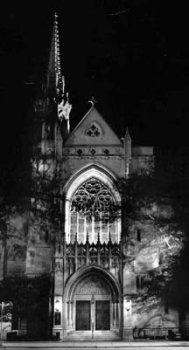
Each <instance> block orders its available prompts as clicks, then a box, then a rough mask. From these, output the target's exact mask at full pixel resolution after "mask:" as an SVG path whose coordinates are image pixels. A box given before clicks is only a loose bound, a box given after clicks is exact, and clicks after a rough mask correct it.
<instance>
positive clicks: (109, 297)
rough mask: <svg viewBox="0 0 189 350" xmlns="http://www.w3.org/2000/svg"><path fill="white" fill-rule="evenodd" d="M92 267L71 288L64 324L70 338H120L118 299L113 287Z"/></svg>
mask: <svg viewBox="0 0 189 350" xmlns="http://www.w3.org/2000/svg"><path fill="white" fill-rule="evenodd" d="M95 270H96V269H95V268H92V271H91V273H90V274H89V273H87V274H86V275H85V276H80V278H79V280H77V281H75V283H74V286H72V287H71V295H70V296H69V297H68V299H67V302H66V303H65V305H67V310H66V311H67V312H66V319H65V322H66V324H67V327H66V328H67V336H68V337H69V338H71V339H78V340H79V339H80V340H81V339H91V338H93V339H105V338H106V337H107V339H108V338H109V339H117V338H118V336H119V327H120V305H119V297H118V295H116V290H114V289H113V285H112V284H111V282H110V281H109V280H108V278H106V277H105V273H104V275H103V274H102V272H98V270H97V271H95Z"/></svg>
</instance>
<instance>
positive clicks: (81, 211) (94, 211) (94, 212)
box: [70, 178, 118, 243]
mask: <svg viewBox="0 0 189 350" xmlns="http://www.w3.org/2000/svg"><path fill="white" fill-rule="evenodd" d="M114 208H115V200H114V197H113V195H112V193H111V191H110V189H109V187H108V186H107V185H105V184H104V183H102V182H101V181H100V180H98V179H96V178H91V179H89V180H88V181H86V182H84V183H83V184H82V185H81V186H80V187H78V189H77V190H76V191H75V193H74V195H73V197H72V201H71V212H70V213H71V216H70V239H71V241H73V240H74V239H75V236H76V234H77V240H78V242H85V241H86V238H87V235H88V239H89V242H91V243H92V242H97V240H98V237H99V238H100V241H101V242H108V240H109V238H110V237H111V240H112V241H118V227H117V226H118V225H117V218H116V216H114V215H113V211H114Z"/></svg>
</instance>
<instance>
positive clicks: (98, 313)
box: [76, 300, 110, 331]
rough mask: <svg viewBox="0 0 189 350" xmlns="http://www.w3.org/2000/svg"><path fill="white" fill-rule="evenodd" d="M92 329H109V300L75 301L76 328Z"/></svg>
mask: <svg viewBox="0 0 189 350" xmlns="http://www.w3.org/2000/svg"><path fill="white" fill-rule="evenodd" d="M92 329H93V330H109V329H110V300H95V301H93V302H92V301H91V300H77V301H76V330H78V331H79V330H92Z"/></svg>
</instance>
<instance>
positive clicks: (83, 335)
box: [65, 331, 119, 341]
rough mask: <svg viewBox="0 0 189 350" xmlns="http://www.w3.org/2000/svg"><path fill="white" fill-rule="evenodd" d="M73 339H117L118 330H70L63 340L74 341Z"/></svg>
mask: <svg viewBox="0 0 189 350" xmlns="http://www.w3.org/2000/svg"><path fill="white" fill-rule="evenodd" d="M74 340H80V341H81V340H84V341H85V340H90V341H91V340H96V341H98V340H99V341H100V340H105V341H107V340H109V341H113V340H119V335H118V331H94V333H93V334H92V331H70V332H69V333H68V334H67V336H66V338H65V341H74Z"/></svg>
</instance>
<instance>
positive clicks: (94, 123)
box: [65, 107, 122, 146]
mask: <svg viewBox="0 0 189 350" xmlns="http://www.w3.org/2000/svg"><path fill="white" fill-rule="evenodd" d="M77 145H83V146H84V145H87V146H88V145H111V146H114V145H116V146H120V145H122V144H121V141H120V140H119V138H118V136H117V135H116V134H115V132H114V131H113V130H112V128H111V127H110V126H109V125H108V123H107V122H106V121H105V120H104V118H103V117H102V116H101V114H100V113H99V112H98V111H97V109H96V108H95V107H92V108H91V109H90V110H89V111H88V112H87V114H86V115H85V116H84V117H83V119H82V120H81V121H80V123H79V124H78V125H77V126H76V127H75V129H74V130H73V131H72V132H71V134H70V135H69V137H68V139H67V141H66V143H65V146H77Z"/></svg>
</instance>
